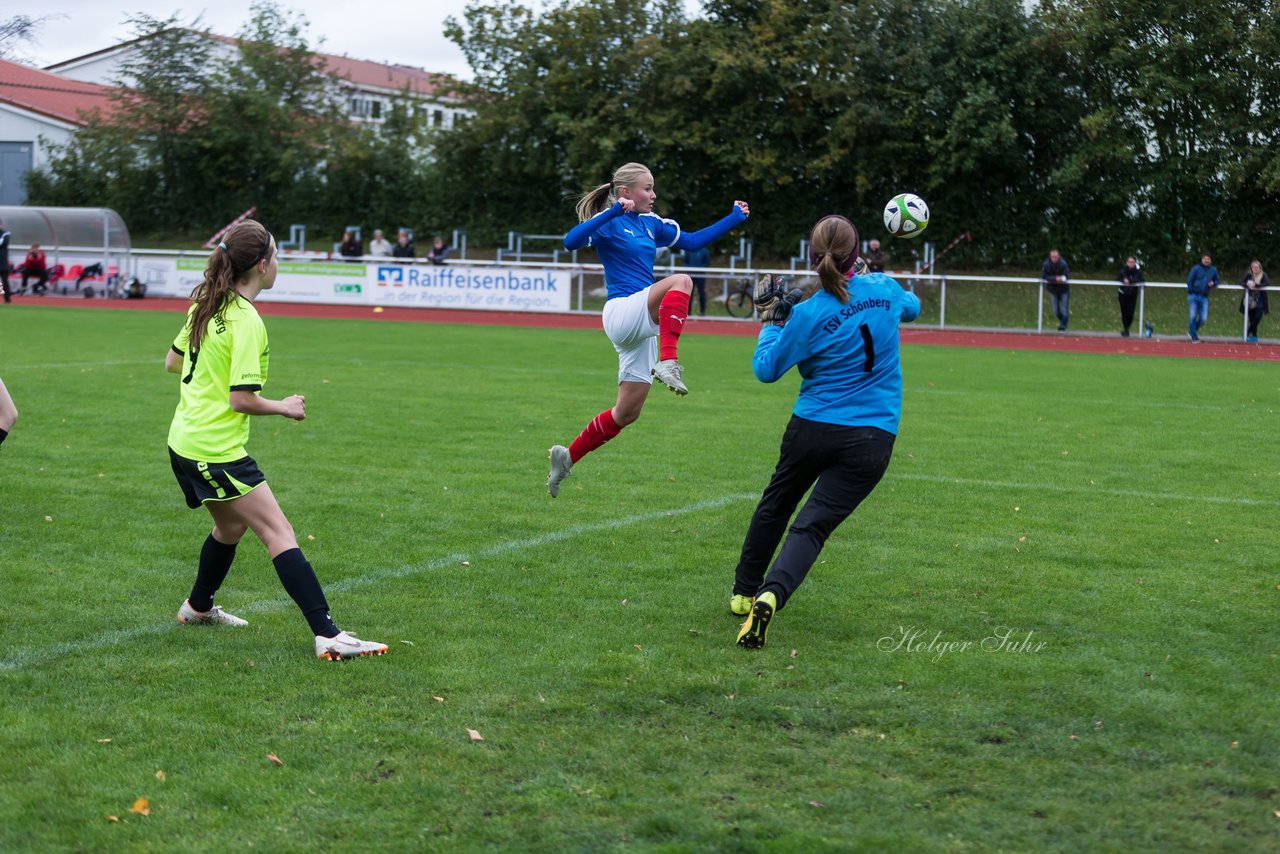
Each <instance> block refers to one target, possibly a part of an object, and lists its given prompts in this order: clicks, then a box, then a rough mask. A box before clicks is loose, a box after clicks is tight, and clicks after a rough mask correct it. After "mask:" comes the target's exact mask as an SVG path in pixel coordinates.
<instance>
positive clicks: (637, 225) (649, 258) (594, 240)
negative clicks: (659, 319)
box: [587, 212, 680, 299]
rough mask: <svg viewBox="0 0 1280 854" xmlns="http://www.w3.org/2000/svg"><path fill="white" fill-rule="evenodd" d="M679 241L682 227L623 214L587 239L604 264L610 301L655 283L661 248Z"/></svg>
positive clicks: (648, 215)
mask: <svg viewBox="0 0 1280 854" xmlns="http://www.w3.org/2000/svg"><path fill="white" fill-rule="evenodd" d="M679 239H680V225H679V224H678V223H677V222H676V221H675V220H673V219H664V218H663V217H660V216H658V215H657V214H655V213H642V214H638V213H634V212H633V213H624V214H623V215H622V216H619V217H617V218H616V219H614V220H611V221H610V222H606V223H605V224H604V225H602V226H600V228H599V229H597V230H596V233H595V234H593V235H591V237H590V238H588V239H587V245H588V246H590V247H591V248H593V249H595V250H596V254H598V255H599V256H600V263H601V264H603V265H604V286H605V290H606V291H607V292H608V298H609V299H614V298H615V297H625V296H630V295H631V294H634V293H635V292H636V291H642V290H644V289H645V288H647V287H649V286H650V285H652V284H653V259H654V256H656V255H657V254H658V247H659V246H671V245H672V244H674V243H675V242H676V241H677V240H679Z"/></svg>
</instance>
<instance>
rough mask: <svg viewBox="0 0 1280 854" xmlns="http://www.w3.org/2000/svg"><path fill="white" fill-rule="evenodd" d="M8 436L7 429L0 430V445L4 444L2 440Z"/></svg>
mask: <svg viewBox="0 0 1280 854" xmlns="http://www.w3.org/2000/svg"><path fill="white" fill-rule="evenodd" d="M8 438H9V431H8V430H0V445H3V444H4V440H5V439H8Z"/></svg>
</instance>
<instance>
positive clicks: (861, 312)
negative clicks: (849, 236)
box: [751, 273, 920, 435]
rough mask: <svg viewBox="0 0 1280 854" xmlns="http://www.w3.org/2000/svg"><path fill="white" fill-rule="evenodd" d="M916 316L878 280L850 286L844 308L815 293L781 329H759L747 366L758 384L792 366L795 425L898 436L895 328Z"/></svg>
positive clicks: (857, 279) (905, 294)
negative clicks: (796, 385) (803, 422)
mask: <svg viewBox="0 0 1280 854" xmlns="http://www.w3.org/2000/svg"><path fill="white" fill-rule="evenodd" d="M919 316H920V300H919V298H918V297H916V295H915V294H913V293H910V292H909V291H905V290H903V289H902V286H901V285H899V284H898V283H897V282H896V281H895V280H894V279H892V278H890V277H889V276H886V275H885V274H884V273H868V274H866V275H863V276H854V277H853V278H852V279H850V280H849V301H848V302H847V303H842V302H840V301H839V300H838V299H836V298H835V297H833V296H831V295H830V294H828V293H827V292H826V291H823V290H820V291H818V292H817V293H816V294H814V295H813V296H812V297H810V298H809V299H807V300H805V301H804V302H802V303H800V304H799V305H797V306H796V307H795V308H794V309H792V311H791V317H790V319H789V320H788V321H787V324H786V326H782V327H779V326H774V325H771V324H766V325H765V326H764V327H762V328H761V330H760V338H759V339H758V341H757V343H756V352H755V356H754V358H753V359H752V362H751V367H752V369H753V370H754V371H755V374H756V377H757V378H758V379H759V380H760V381H761V382H766V383H771V382H776V381H777V380H779V379H781V378H782V376H783V375H784V374H786V372H787V371H789V370H790V369H791V367H792V366H793V365H794V366H796V367H797V368H798V369H799V371H800V376H801V377H803V381H802V382H801V384H800V395H799V396H798V397H797V398H796V405H795V407H794V408H793V409H792V412H794V413H795V414H796V415H798V416H800V417H801V418H807V419H808V420H810V421H820V422H823V423H826V424H841V425H844V426H847V427H878V428H880V429H881V430H885V431H887V432H889V433H893V434H895V435H896V434H897V432H898V421H899V419H900V418H901V417H902V365H901V363H900V362H899V360H898V324H899V323H900V322H903V321H912V320H915V319H916V318H917V317H919Z"/></svg>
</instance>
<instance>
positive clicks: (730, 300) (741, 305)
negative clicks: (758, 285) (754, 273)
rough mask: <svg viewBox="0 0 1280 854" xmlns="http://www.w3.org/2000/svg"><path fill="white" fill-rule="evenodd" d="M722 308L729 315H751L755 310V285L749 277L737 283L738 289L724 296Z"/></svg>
mask: <svg viewBox="0 0 1280 854" xmlns="http://www.w3.org/2000/svg"><path fill="white" fill-rule="evenodd" d="M724 310H725V311H727V312H729V316H730V317H751V316H752V315H754V314H755V311H756V301H755V285H754V284H753V283H752V282H751V280H750V279H743V280H742V281H741V282H739V283H738V289H737V290H735V291H730V292H729V295H728V296H727V297H725V298H724Z"/></svg>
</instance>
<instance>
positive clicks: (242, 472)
mask: <svg viewBox="0 0 1280 854" xmlns="http://www.w3.org/2000/svg"><path fill="white" fill-rule="evenodd" d="M169 462H170V464H171V465H172V466H173V476H174V477H176V478H177V479H178V486H180V487H182V494H183V496H185V497H186V499H187V506H188V507H190V508H192V509H193V510H194V509H195V508H197V507H199V506H201V505H202V504H204V503H205V502H206V501H230V500H232V499H233V498H239V497H240V496H241V495H244V494H245V493H247V492H248V491H249V490H251V489H253V488H254V487H255V486H261V485H262V484H264V483H266V482H267V477H266V475H264V474H263V473H262V470H261V469H259V468H258V464H257V463H256V462H254V461H253V457H241V458H240V459H238V460H232V461H231V462H229V463H202V462H197V461H196V460H189V459H187V458H186V457H180V456H178V455H177V454H175V453H174V452H173V448H170V449H169Z"/></svg>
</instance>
